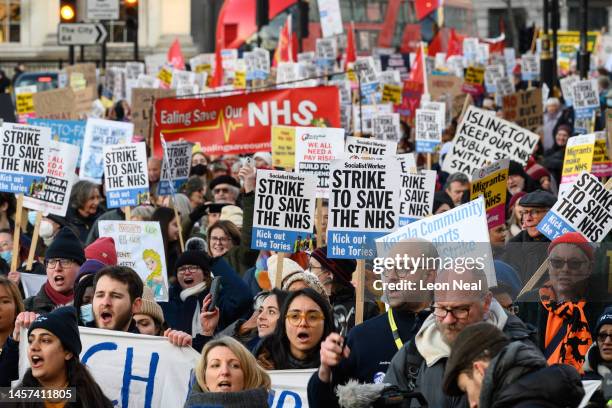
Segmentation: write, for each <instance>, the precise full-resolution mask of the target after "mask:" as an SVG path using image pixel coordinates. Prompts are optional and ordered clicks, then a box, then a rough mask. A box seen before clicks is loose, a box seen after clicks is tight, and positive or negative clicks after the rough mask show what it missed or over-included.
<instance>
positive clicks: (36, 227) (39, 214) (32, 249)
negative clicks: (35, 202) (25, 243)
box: [26, 211, 42, 272]
mask: <svg viewBox="0 0 612 408" xmlns="http://www.w3.org/2000/svg"><path fill="white" fill-rule="evenodd" d="M41 220H42V212H40V211H36V221H35V222H34V232H33V233H32V244H31V245H30V251H29V252H28V262H27V263H26V271H28V272H30V271H31V270H32V263H33V262H34V254H35V253H36V245H38V234H39V231H40V221H41Z"/></svg>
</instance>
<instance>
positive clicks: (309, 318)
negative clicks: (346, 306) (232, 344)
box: [253, 288, 334, 370]
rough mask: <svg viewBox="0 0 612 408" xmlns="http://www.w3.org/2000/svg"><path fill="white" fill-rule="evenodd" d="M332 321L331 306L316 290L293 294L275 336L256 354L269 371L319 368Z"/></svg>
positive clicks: (262, 343) (258, 349) (299, 291)
mask: <svg viewBox="0 0 612 408" xmlns="http://www.w3.org/2000/svg"><path fill="white" fill-rule="evenodd" d="M332 319H333V316H332V314H331V310H330V307H329V303H328V302H327V301H326V300H325V299H324V298H323V297H322V296H321V295H319V294H318V293H317V292H315V291H314V290H312V289H310V288H306V289H300V290H298V291H295V292H291V294H290V295H289V296H288V297H287V299H286V300H285V303H284V304H283V305H282V306H281V310H280V316H279V318H278V321H277V322H276V328H275V329H274V332H273V333H272V334H271V335H269V336H267V337H265V338H264V339H263V340H262V341H261V343H260V345H259V347H257V348H256V350H254V351H253V354H254V355H255V357H256V358H257V361H258V362H259V365H261V366H262V367H263V368H265V369H266V370H289V369H303V368H317V367H319V363H320V359H319V357H320V356H319V350H320V347H321V342H322V341H323V340H324V339H325V338H326V337H327V336H328V335H329V334H330V333H331V332H332V331H333V324H334V323H333V320H332Z"/></svg>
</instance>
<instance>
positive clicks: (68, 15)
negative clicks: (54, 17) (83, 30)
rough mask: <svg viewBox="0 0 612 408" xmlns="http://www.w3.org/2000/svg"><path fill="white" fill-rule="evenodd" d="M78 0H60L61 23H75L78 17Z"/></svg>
mask: <svg viewBox="0 0 612 408" xmlns="http://www.w3.org/2000/svg"><path fill="white" fill-rule="evenodd" d="M76 3H77V0H60V9H59V13H60V23H75V22H76V19H77V6H76Z"/></svg>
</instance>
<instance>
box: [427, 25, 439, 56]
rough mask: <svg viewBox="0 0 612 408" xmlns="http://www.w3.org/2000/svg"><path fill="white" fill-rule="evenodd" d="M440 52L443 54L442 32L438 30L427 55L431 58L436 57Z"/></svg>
mask: <svg viewBox="0 0 612 408" xmlns="http://www.w3.org/2000/svg"><path fill="white" fill-rule="evenodd" d="M439 52H443V44H442V30H438V32H437V33H436V35H435V36H434V38H433V40H431V42H430V43H429V47H427V55H429V56H430V57H435V56H436V54H437V53H439Z"/></svg>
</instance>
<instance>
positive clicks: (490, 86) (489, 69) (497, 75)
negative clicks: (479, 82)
mask: <svg viewBox="0 0 612 408" xmlns="http://www.w3.org/2000/svg"><path fill="white" fill-rule="evenodd" d="M503 77H504V66H503V65H498V64H494V65H487V66H486V69H485V89H486V90H487V92H489V93H495V92H497V86H496V83H497V81H498V80H500V79H502V78H503Z"/></svg>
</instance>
